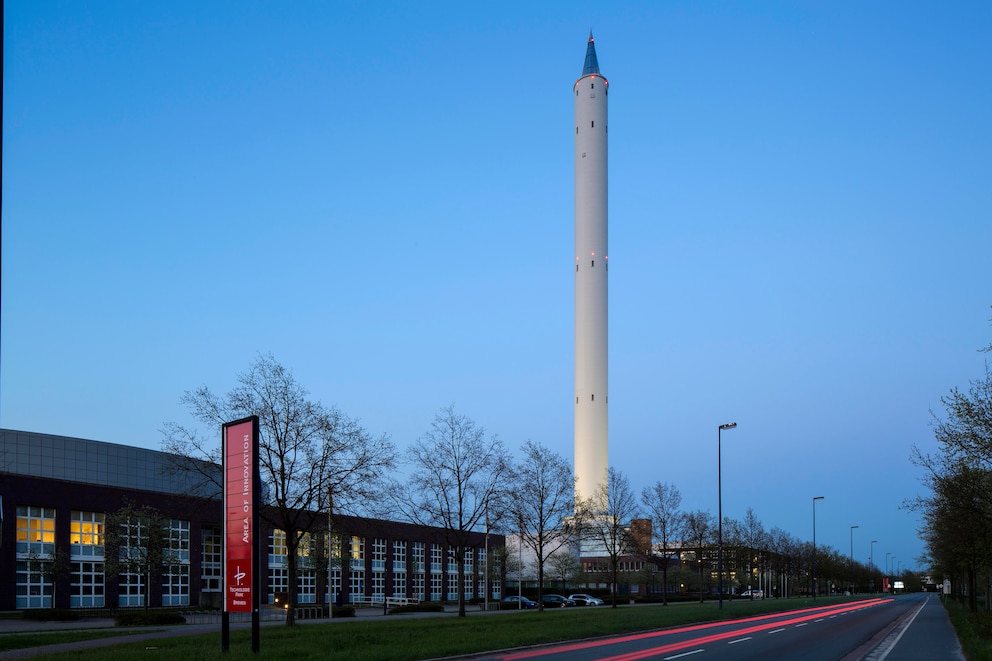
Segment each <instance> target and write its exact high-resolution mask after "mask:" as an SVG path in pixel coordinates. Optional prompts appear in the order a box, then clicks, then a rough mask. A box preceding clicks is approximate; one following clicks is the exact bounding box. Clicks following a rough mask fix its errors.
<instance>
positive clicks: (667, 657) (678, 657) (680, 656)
mask: <svg viewBox="0 0 992 661" xmlns="http://www.w3.org/2000/svg"><path fill="white" fill-rule="evenodd" d="M702 651H703V650H702V649H698V650H692V651H691V652H683V653H682V654H676V655H675V656H666V657H665V658H664V661H669V660H670V659H681V658H682V657H683V656H689V655H690V654H699V653H700V652H702Z"/></svg>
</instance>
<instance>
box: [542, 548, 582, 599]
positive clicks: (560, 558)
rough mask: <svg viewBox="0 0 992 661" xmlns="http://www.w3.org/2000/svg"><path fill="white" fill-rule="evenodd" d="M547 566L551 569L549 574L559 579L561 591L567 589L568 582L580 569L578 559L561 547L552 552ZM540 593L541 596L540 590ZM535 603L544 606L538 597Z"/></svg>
mask: <svg viewBox="0 0 992 661" xmlns="http://www.w3.org/2000/svg"><path fill="white" fill-rule="evenodd" d="M548 567H549V568H550V570H551V575H552V576H554V578H555V579H557V580H558V581H561V591H562V592H566V591H567V590H568V587H567V586H568V583H569V582H570V581H573V580H574V579H575V577H576V576H577V575H578V574H579V573H580V572H581V571H582V566H581V565H580V564H579V559H578V558H576V557H575V555H574V554H573V553H572V552H571V551H570V550H569V549H561V550H559V551H557V552H555V553H553V554H552V555H551V556H550V557H549V558H548ZM541 595H542V596H543V592H541ZM537 603H539V604H541V608H544V604H543V603H542V602H541V599H540V597H538V601H537Z"/></svg>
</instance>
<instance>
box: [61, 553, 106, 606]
mask: <svg viewBox="0 0 992 661" xmlns="http://www.w3.org/2000/svg"><path fill="white" fill-rule="evenodd" d="M71 571H72V574H71V578H70V583H69V606H70V607H71V608H102V607H103V606H104V601H103V599H104V564H103V563H102V562H73V563H71Z"/></svg>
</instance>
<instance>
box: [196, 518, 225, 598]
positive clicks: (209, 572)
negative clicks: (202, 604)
mask: <svg viewBox="0 0 992 661" xmlns="http://www.w3.org/2000/svg"><path fill="white" fill-rule="evenodd" d="M220 535H221V533H220V529H219V528H203V529H202V530H201V531H200V541H201V549H202V553H201V556H200V581H201V585H202V590H203V591H204V592H220V591H221V590H222V589H223V585H224V570H223V565H222V562H223V555H224V549H223V546H222V545H221V536H220Z"/></svg>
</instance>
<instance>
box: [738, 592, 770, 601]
mask: <svg viewBox="0 0 992 661" xmlns="http://www.w3.org/2000/svg"><path fill="white" fill-rule="evenodd" d="M741 597H742V598H744V599H764V598H765V591H764V590H744V592H741Z"/></svg>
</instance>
